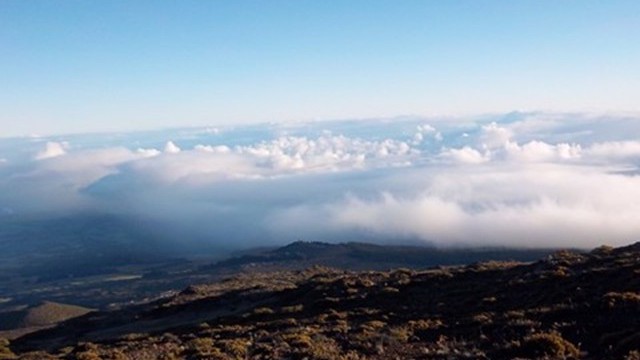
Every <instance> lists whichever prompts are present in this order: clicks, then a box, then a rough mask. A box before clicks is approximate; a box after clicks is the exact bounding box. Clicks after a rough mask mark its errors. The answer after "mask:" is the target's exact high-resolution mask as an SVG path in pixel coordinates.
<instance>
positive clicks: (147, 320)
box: [12, 244, 640, 359]
mask: <svg viewBox="0 0 640 360" xmlns="http://www.w3.org/2000/svg"><path fill="white" fill-rule="evenodd" d="M638 274H640V244H636V245H633V246H630V247H625V248H619V249H611V248H599V249H596V250H594V251H592V252H591V253H573V252H568V251H563V252H558V253H555V254H553V255H551V256H548V257H546V258H545V259H543V260H540V261H537V262H535V263H529V264H522V263H514V262H486V263H478V264H474V265H469V266H464V267H440V268H435V269H430V270H425V271H411V270H395V271H387V272H375V271H369V272H349V271H339V270H331V269H327V268H321V267H316V268H312V269H309V270H306V271H283V272H275V273H263V274H245V275H240V276H237V277H235V278H232V279H229V280H226V281H223V282H220V283H215V284H210V285H199V286H192V287H190V288H188V289H186V290H185V291H183V292H182V293H180V294H178V295H176V296H174V297H172V298H169V299H165V300H162V301H158V302H155V303H151V304H146V305H140V306H137V307H132V308H128V309H124V310H121V311H117V312H103V313H93V314H89V315H86V316H84V317H81V318H78V319H74V320H70V321H68V322H66V323H64V324H62V325H60V326H58V327H56V328H54V329H49V330H45V331H41V332H38V333H34V334H31V335H27V336H25V337H23V338H21V339H18V340H17V341H16V342H14V343H13V344H12V347H13V349H14V350H15V351H22V352H24V351H27V350H38V349H40V350H42V349H46V350H48V351H50V352H51V353H53V354H56V356H60V357H70V358H74V357H81V356H89V355H93V356H98V357H102V358H116V356H125V358H126V357H129V358H162V357H164V358H193V359H235V358H252V359H261V358H262V359H266V358H292V359H304V358H309V359H312V358H313V359H396V358H402V359H405V358H416V359H513V358H521V359H522V358H529V359H571V358H579V359H633V358H635V357H634V356H637V355H639V353H635V352H634V351H636V350H638V349H640V277H639V276H638ZM79 342H92V343H89V344H87V343H83V344H79ZM69 345H70V346H71V347H68V348H65V346H69ZM25 356H26V355H25ZM41 356H42V355H41Z"/></svg>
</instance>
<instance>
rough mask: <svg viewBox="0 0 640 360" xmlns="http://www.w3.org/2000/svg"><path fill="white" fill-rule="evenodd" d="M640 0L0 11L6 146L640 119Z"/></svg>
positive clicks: (166, 4) (74, 4)
mask: <svg viewBox="0 0 640 360" xmlns="http://www.w3.org/2000/svg"><path fill="white" fill-rule="evenodd" d="M638 39H640V2H638V1H588V0H585V1H508V2H505V1H471V0H470V1H370V0H369V1H268V2H267V1H101V2H97V1H56V2H53V1H8V0H6V1H2V2H0V79H2V80H1V81H0V109H2V111H1V112H0V136H15V135H24V134H32V133H37V134H56V133H71V132H73V133H78V132H89V131H111V130H117V131H126V130H134V129H152V128H161V127H173V126H191V125H194V126H195V125H205V124H214V125H215V124H239V123H251V122H262V121H274V122H280V121H296V120H311V119H340V118H368V117H390V116H396V115H403V114H417V115H434V114H442V115H457V114H478V113H487V112H498V113H499V112H508V111H511V110H552V111H596V112H624V111H638V110H640V109H638V107H639V106H638V102H637V94H640V67H638V65H637V64H639V63H640V41H638Z"/></svg>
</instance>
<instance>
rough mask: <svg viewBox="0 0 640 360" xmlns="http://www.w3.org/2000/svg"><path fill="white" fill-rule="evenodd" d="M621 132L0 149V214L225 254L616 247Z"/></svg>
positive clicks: (416, 131) (634, 166)
mask: <svg viewBox="0 0 640 360" xmlns="http://www.w3.org/2000/svg"><path fill="white" fill-rule="evenodd" d="M633 134H640V118H638V119H636V118H633V117H623V116H617V117H616V116H594V115H581V114H539V113H531V114H518V113H515V114H508V115H505V116H496V117H485V118H477V119H447V120H439V119H394V120H375V121H374V120H372V121H368V122H362V121H355V122H336V123H310V124H296V125H265V126H263V127H253V128H236V129H233V128H227V129H225V128H220V129H218V128H216V129H215V131H209V129H195V130H194V129H187V130H175V131H170V132H162V133H155V134H143V133H139V134H127V135H126V136H121V137H119V138H118V137H116V139H115V140H114V139H113V137H111V138H106V136H105V138H97V139H96V138H90V137H88V136H87V137H76V138H70V139H65V138H55V139H39V140H37V141H34V140H33V139H23V140H21V141H17V140H15V139H6V140H0V151H4V153H0V158H2V159H4V161H3V162H0V208H1V209H5V210H6V211H4V212H3V213H5V214H11V216H31V215H33V214H40V215H42V214H60V213H74V212H78V211H84V212H86V211H96V212H108V213H111V214H119V215H122V216H127V217H136V218H140V219H144V220H145V221H149V222H151V223H153V224H156V226H160V227H166V228H167V229H170V230H171V231H172V232H171V233H172V234H181V236H180V238H181V239H184V238H199V239H202V240H203V241H209V242H214V243H220V244H221V245H223V244H224V245H225V246H227V247H228V246H229V244H230V243H232V244H234V246H238V247H242V246H250V245H264V244H278V243H284V242H287V241H291V240H295V239H313V240H324V241H332V240H333V241H339V240H360V241H381V242H393V241H405V242H406V241H423V242H428V243H433V244H438V245H442V246H448V245H451V246H458V245H472V246H485V245H505V246H506V245H516V246H526V247H541V246H578V247H591V246H597V245H599V244H603V243H607V244H613V245H621V244H626V243H629V242H632V241H636V240H640V222H638V221H637V214H638V213H640V177H639V176H638V165H639V164H640V139H636V138H634V137H633ZM30 152H31V153H30ZM29 153H30V155H28V154H29ZM4 216H8V215H4ZM51 216H53V215H51ZM181 241H182V240H181Z"/></svg>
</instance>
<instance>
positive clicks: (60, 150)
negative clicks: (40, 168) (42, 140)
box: [35, 141, 69, 160]
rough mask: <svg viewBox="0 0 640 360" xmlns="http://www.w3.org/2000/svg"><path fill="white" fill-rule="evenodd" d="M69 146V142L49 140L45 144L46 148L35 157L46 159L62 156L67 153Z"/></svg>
mask: <svg viewBox="0 0 640 360" xmlns="http://www.w3.org/2000/svg"><path fill="white" fill-rule="evenodd" d="M68 148H69V143H67V142H53V141H48V142H47V143H46V144H45V147H44V149H42V150H41V151H39V152H38V153H37V154H36V155H35V159H36V160H44V159H50V158H54V157H58V156H62V155H64V154H66V153H67V149H68Z"/></svg>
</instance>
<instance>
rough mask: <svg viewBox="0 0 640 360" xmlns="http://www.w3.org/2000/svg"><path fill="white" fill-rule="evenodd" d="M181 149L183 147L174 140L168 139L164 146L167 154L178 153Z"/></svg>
mask: <svg viewBox="0 0 640 360" xmlns="http://www.w3.org/2000/svg"><path fill="white" fill-rule="evenodd" d="M180 151H181V149H180V148H179V147H178V146H177V145H176V144H174V143H173V141H167V143H166V145H165V146H164V152H165V153H167V154H177V153H179V152H180Z"/></svg>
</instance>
